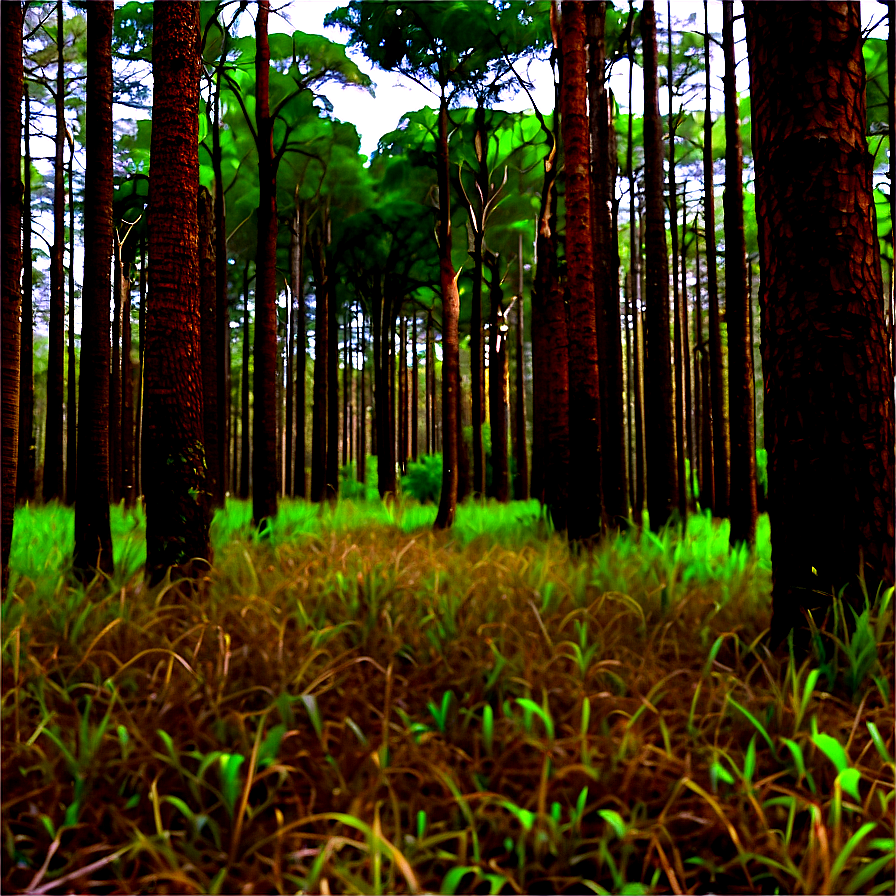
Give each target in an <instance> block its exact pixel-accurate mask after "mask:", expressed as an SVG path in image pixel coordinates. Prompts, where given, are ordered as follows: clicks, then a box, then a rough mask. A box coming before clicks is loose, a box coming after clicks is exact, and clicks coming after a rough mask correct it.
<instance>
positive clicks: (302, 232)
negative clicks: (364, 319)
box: [292, 201, 308, 498]
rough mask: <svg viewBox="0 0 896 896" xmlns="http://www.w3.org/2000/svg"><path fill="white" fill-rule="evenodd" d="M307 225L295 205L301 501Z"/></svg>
mask: <svg viewBox="0 0 896 896" xmlns="http://www.w3.org/2000/svg"><path fill="white" fill-rule="evenodd" d="M306 235H307V224H306V216H305V211H304V207H303V206H302V204H301V203H300V202H298V201H297V202H296V216H295V219H294V224H293V238H294V247H293V255H292V276H293V292H294V293H295V296H296V368H295V370H296V450H295V469H294V472H293V486H294V492H293V493H294V494H295V496H296V497H297V498H304V497H306V496H307V494H308V491H307V487H306V483H305V368H306V359H307V357H308V355H307V350H308V346H307V342H308V339H307V335H306V333H307V325H306V318H305V238H306Z"/></svg>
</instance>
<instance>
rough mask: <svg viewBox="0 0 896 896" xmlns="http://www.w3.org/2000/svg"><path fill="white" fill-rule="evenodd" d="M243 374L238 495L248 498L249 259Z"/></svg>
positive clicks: (245, 273)
mask: <svg viewBox="0 0 896 896" xmlns="http://www.w3.org/2000/svg"><path fill="white" fill-rule="evenodd" d="M243 297H244V298H243V374H242V377H241V378H240V390H241V392H242V395H241V399H242V401H241V404H242V421H241V424H240V433H241V436H240V497H241V498H242V499H243V500H244V501H245V500H247V499H248V498H249V485H250V482H249V478H250V477H249V471H250V470H251V469H252V465H251V464H250V459H251V444H252V443H251V441H250V439H249V429H250V423H249V354H250V349H249V261H248V260H247V261H246V264H245V267H244V268H243Z"/></svg>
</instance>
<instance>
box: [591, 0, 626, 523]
mask: <svg viewBox="0 0 896 896" xmlns="http://www.w3.org/2000/svg"><path fill="white" fill-rule="evenodd" d="M585 10H586V19H587V27H588V47H589V52H588V105H589V113H590V122H589V125H590V134H591V191H592V192H591V197H592V202H591V210H592V226H593V229H592V241H593V243H592V244H593V257H594V298H595V304H596V314H597V347H598V356H599V358H600V411H601V416H600V425H601V436H600V439H601V441H600V447H601V469H602V473H603V480H602V492H603V502H604V511H605V513H606V517H607V521H608V523H609V524H610V525H611V526H620V525H625V523H626V520H627V519H628V514H629V508H628V494H627V491H628V486H627V480H626V470H625V413H624V406H623V401H624V395H625V393H624V391H623V388H622V345H621V339H622V334H621V329H620V324H619V283H618V269H617V258H616V255H617V247H616V246H615V245H614V241H615V239H616V231H615V228H614V226H613V225H614V222H613V215H612V208H613V204H614V200H615V193H616V190H615V186H616V164H615V152H613V153H611V151H610V147H611V127H610V121H611V115H612V112H611V106H610V102H609V100H610V98H609V96H608V93H607V89H606V83H605V79H604V64H605V61H606V46H605V38H604V32H605V27H606V14H607V4H606V3H604V2H597V3H586V4H585ZM612 137H613V139H612V142H613V144H615V135H612ZM611 155H612V156H613V161H612V163H611Z"/></svg>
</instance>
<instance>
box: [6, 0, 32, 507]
mask: <svg viewBox="0 0 896 896" xmlns="http://www.w3.org/2000/svg"><path fill="white" fill-rule="evenodd" d="M16 5H17V6H18V7H21V4H20V3H18V2H17V4H16ZM9 9H10V13H9V15H11V16H12V17H13V18H15V17H16V15H17V14H18V13H17V11H16V10H14V9H13V8H12V7H9ZM21 33H22V28H21V26H20V27H19V35H20V37H21ZM21 55H22V53H21V47H19V57H20V59H19V63H20V64H21ZM4 58H5V57H4ZM14 61H15V60H13V62H14ZM13 89H15V88H14V87H13ZM22 92H23V93H24V96H25V156H24V158H23V159H22V171H23V174H24V177H25V188H24V191H23V192H24V195H25V196H28V197H30V196H31V102H30V99H29V96H28V88H27V85H24V84H23V87H22ZM10 120H11V119H10ZM21 226H22V265H23V267H22V278H21V280H22V286H21V292H22V328H21V353H20V362H19V400H20V406H19V435H18V440H19V441H18V446H19V454H18V472H17V476H16V501H18V502H24V501H33V500H34V494H35V491H34V476H35V467H36V464H37V445H36V444H35V440H34V435H35V433H34V302H33V288H32V279H31V278H32V271H31V203H30V201H29V202H23V203H22V224H21ZM5 379H6V377H5V375H4V380H5ZM4 443H6V440H5V439H4Z"/></svg>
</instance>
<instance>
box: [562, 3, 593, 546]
mask: <svg viewBox="0 0 896 896" xmlns="http://www.w3.org/2000/svg"><path fill="white" fill-rule="evenodd" d="M560 27H561V31H562V37H561V42H560V51H561V55H562V60H563V62H562V70H561V71H562V74H561V79H560V109H561V119H560V127H561V132H562V137H563V146H564V149H565V152H566V265H567V290H568V301H569V461H570V468H571V469H572V470H575V474H576V487H575V489H572V488H571V489H569V504H568V511H567V533H568V535H569V538H570V540H575V541H581V542H585V543H588V542H590V541H592V540H593V539H594V538H596V537H597V536H598V535H599V534H600V530H601V514H602V507H601V441H600V437H601V432H600V382H599V375H598V357H597V326H596V314H595V303H594V254H593V248H594V244H593V240H592V234H591V219H592V215H591V175H590V161H589V150H588V144H589V131H588V116H587V111H586V109H587V81H586V76H585V71H586V66H587V56H586V52H585V10H584V4H583V2H582V0H564V2H563V6H562V15H561V19H560Z"/></svg>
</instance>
